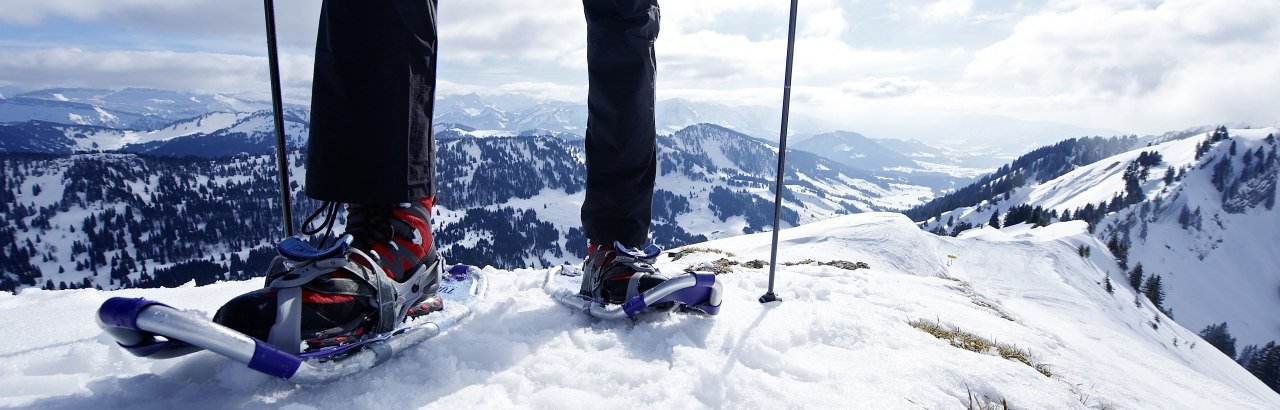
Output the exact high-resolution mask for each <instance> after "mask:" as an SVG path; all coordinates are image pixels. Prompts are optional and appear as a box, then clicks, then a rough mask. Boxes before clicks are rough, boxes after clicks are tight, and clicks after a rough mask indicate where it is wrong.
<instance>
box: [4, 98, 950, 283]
mask: <svg viewBox="0 0 1280 410" xmlns="http://www.w3.org/2000/svg"><path fill="white" fill-rule="evenodd" d="M53 94H59V95H63V96H64V97H68V100H70V99H71V98H70V97H72V96H74V97H76V98H81V99H86V98H87V97H84V96H82V95H80V94H75V93H69V94H71V95H70V96H68V94H63V93H60V92H59V93H53V92H49V93H44V94H43V95H49V96H51V95H53ZM442 101H444V103H443V104H442V106H445V107H453V108H452V109H442V111H441V112H442V113H441V116H440V117H439V118H438V119H441V120H449V121H464V120H465V121H476V122H478V123H482V124H484V125H485V126H484V127H476V126H472V125H470V124H466V123H452V122H451V123H445V122H441V123H439V124H437V126H436V137H437V151H438V158H437V174H438V176H439V178H440V190H439V194H440V199H439V202H438V204H439V208H438V212H437V215H436V217H435V220H434V223H435V225H436V229H437V239H438V240H439V241H440V244H441V250H442V252H444V254H445V255H446V257H448V258H451V259H452V260H458V261H467V262H471V263H478V264H492V265H496V266H504V267H515V266H547V265H550V264H553V263H560V262H567V261H573V260H577V258H580V257H581V256H582V252H583V247H582V244H583V243H584V241H585V238H584V236H583V234H582V232H581V230H580V229H579V228H578V226H579V221H578V207H579V205H578V204H580V203H581V193H582V186H583V181H584V179H583V178H584V175H583V153H582V146H581V144H582V143H581V136H580V135H578V134H575V133H573V132H571V131H572V129H571V127H570V126H569V123H570V121H569V120H566V118H569V117H564V116H561V115H560V114H565V113H571V112H572V110H565V111H558V110H559V108H564V106H558V105H554V104H549V103H545V102H539V101H525V102H523V105H522V106H523V107H524V108H530V109H529V110H526V111H525V112H524V113H518V114H517V113H513V112H512V111H507V110H504V109H499V108H498V107H496V105H494V104H489V107H488V108H476V110H468V108H475V105H474V104H479V103H481V101H480V100H477V99H460V100H452V101H454V102H456V104H454V103H450V101H451V100H449V99H444V100H442ZM517 102H519V101H517ZM77 104H82V103H77ZM467 104H473V105H467ZM517 106H521V105H519V104H517ZM55 107H64V106H63V105H55ZM557 107H559V108H557ZM97 108H98V109H103V110H105V108H102V107H97ZM152 111H156V110H152ZM450 112H452V113H453V114H449V113H450ZM458 113H462V114H466V116H463V115H461V114H458ZM529 113H540V114H537V115H530V114H529ZM566 115H567V114H566ZM307 116H308V113H307V112H306V111H305V110H301V109H289V110H287V112H286V116H285V117H286V127H287V130H288V135H289V141H290V145H291V148H292V149H293V150H295V151H294V154H293V155H294V156H295V157H294V161H291V164H292V169H291V170H290V174H291V175H292V176H293V179H294V185H293V188H294V190H295V194H300V191H301V189H302V188H303V187H304V186H305V180H304V177H305V172H304V170H303V169H302V168H301V167H302V164H304V163H305V161H304V160H303V159H302V158H301V157H300V156H301V155H304V154H303V153H302V152H299V151H297V150H298V149H300V148H302V147H303V146H304V144H305V136H306V134H307V124H308V117H307ZM150 118H160V116H158V115H157V116H154V117H150ZM535 118H537V119H541V121H540V122H539V121H535V120H534V119H535ZM485 121H491V122H485ZM561 122H563V124H562V125H563V126H558V127H557V126H553V125H554V123H561ZM521 124H523V125H521ZM525 126H528V127H532V128H530V129H525V130H516V128H517V127H525ZM495 128H505V129H495ZM556 129H558V130H559V131H554V130H556ZM272 132H273V131H272V126H271V118H270V115H269V114H268V112H267V111H253V112H238V111H231V112H211V113H203V114H200V115H199V116H196V117H192V118H186V119H181V120H176V121H172V122H169V123H166V124H163V125H159V126H155V127H152V128H150V129H147V130H137V129H129V128H115V127H107V126H101V125H83V124H69V123H68V121H62V122H48V121H42V120H27V121H22V122H16V123H7V124H0V151H2V152H7V153H8V154H0V158H3V167H4V174H5V175H6V178H0V180H2V181H0V182H2V184H0V195H3V198H2V199H3V201H0V203H3V207H4V208H3V212H0V242H3V243H10V244H14V246H10V247H0V271H3V272H5V273H4V274H0V289H7V290H12V289H17V288H21V287H29V286H36V287H53V288H61V287H86V286H90V287H103V288H113V287H122V286H123V287H129V286H144V287H145V286H173V285H177V284H181V283H184V282H186V281H189V280H195V281H196V282H197V283H209V282H211V281H214V280H218V279H232V278H244V277H249V276H253V275H256V274H259V273H260V271H261V268H262V266H259V265H261V264H263V263H265V261H266V260H269V256H270V250H269V248H267V247H265V245H267V244H268V243H269V242H270V241H271V240H272V239H273V238H272V236H273V234H272V233H273V232H275V230H274V220H275V219H276V218H277V216H276V215H278V211H277V209H278V208H277V207H278V204H275V202H273V201H274V198H275V196H276V193H274V189H275V188H273V186H274V183H275V182H274V181H275V180H274V178H275V176H274V170H273V169H274V166H273V165H272V164H273V163H272V161H271V160H270V157H269V156H267V155H268V154H269V153H271V152H273V150H272V144H273V138H271V136H272ZM658 144H659V157H658V160H659V163H660V166H659V168H660V171H661V173H662V175H661V176H660V177H659V182H658V187H657V189H658V190H657V192H656V193H655V204H654V225H653V227H652V230H651V232H652V236H653V237H652V239H653V241H654V242H656V243H658V244H661V245H665V246H675V245H679V244H685V243H694V242H698V241H702V240H706V239H711V238H720V237H725V236H733V235H739V234H743V233H751V232H759V231H761V230H764V229H766V228H767V227H768V226H769V225H770V223H771V221H772V215H773V207H772V181H773V179H774V175H773V174H774V170H775V169H774V166H775V165H774V164H775V163H774V161H775V159H776V153H777V146H776V144H774V143H772V142H769V141H766V140H761V139H757V138H752V137H750V136H748V135H746V134H743V133H740V132H737V131H734V130H731V129H729V128H727V127H724V126H719V125H711V124H694V125H691V126H688V127H685V128H682V129H679V130H677V131H675V132H673V133H670V134H663V135H659V136H658ZM100 152H109V153H100ZM31 154H40V155H35V156H32V155H31ZM135 154H145V155H142V156H139V155H135ZM50 155H51V156H50ZM176 157H183V158H176ZM192 157H203V159H201V158H192ZM788 159H789V161H788V164H789V166H788V169H787V172H788V174H787V178H786V180H787V184H788V191H787V195H786V204H785V208H784V213H783V217H782V221H783V223H784V225H787V226H794V225H798V224H801V223H806V222H812V221H817V220H822V219H825V218H830V217H832V216H836V215H841V214H847V213H854V212H863V211H872V210H893V209H904V208H907V207H910V206H913V205H917V204H920V203H923V202H924V201H926V200H928V199H929V198H932V197H934V196H936V195H937V194H938V192H939V191H937V190H936V189H934V188H931V186H930V185H928V184H922V183H918V182H916V181H917V180H927V179H928V178H922V177H920V176H919V175H911V174H905V173H894V172H889V171H882V170H864V169H860V168H856V167H852V166H849V165H845V164H842V163H839V162H836V161H833V160H829V159H827V158H824V157H821V156H818V155H815V154H811V153H808V152H804V151H799V150H792V151H791V152H790V153H789V156H788ZM295 198H296V200H297V201H298V202H297V203H296V204H295V207H296V208H297V209H299V210H300V212H299V213H302V212H301V211H302V210H307V209H311V208H314V207H315V206H316V204H315V203H314V201H310V200H309V199H306V198H305V197H303V196H301V195H295ZM130 214H132V215H134V216H132V217H131V216H129V215H130ZM130 220H134V221H135V222H138V221H142V222H140V223H134V222H129V221H130ZM298 222H299V223H300V222H301V221H298ZM340 223H341V222H340Z"/></svg>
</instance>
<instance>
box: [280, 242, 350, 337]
mask: <svg viewBox="0 0 1280 410" xmlns="http://www.w3.org/2000/svg"><path fill="white" fill-rule="evenodd" d="M285 258H287V257H285ZM345 264H346V259H336V258H329V259H322V260H308V261H304V262H302V263H301V264H299V265H297V266H294V267H293V268H289V267H288V263H287V262H283V261H278V263H272V264H271V265H272V268H273V269H272V270H271V271H270V272H269V274H268V275H267V280H268V282H267V287H268V288H271V289H275V290H276V323H275V324H272V325H271V330H270V331H269V332H268V333H267V343H270V344H271V345H272V346H275V347H276V348H279V349H280V350H283V351H285V352H287V353H292V354H298V353H300V352H302V285H303V284H305V283H307V282H310V281H311V280H313V279H315V278H318V277H320V276H323V275H325V274H328V273H329V272H333V271H334V269H336V268H338V267H341V266H343V265H345Z"/></svg>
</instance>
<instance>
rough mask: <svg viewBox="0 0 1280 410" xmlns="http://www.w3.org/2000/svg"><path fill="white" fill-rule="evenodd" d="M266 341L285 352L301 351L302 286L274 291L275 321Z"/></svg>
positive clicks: (296, 352)
mask: <svg viewBox="0 0 1280 410" xmlns="http://www.w3.org/2000/svg"><path fill="white" fill-rule="evenodd" d="M267 343H270V344H271V345H272V346H275V347H276V348H279V349H280V350H282V351H284V352H285V353H292V354H298V353H301V352H302V288H301V287H297V286H294V287H288V288H283V289H280V290H277V291H276V323H275V324H273V325H271V331H270V332H269V333H267Z"/></svg>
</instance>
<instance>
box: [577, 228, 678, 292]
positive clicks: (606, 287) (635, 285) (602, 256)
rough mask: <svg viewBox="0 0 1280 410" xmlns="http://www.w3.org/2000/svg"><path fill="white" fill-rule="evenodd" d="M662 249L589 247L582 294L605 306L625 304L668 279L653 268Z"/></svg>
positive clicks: (584, 268) (583, 267) (596, 244)
mask: <svg viewBox="0 0 1280 410" xmlns="http://www.w3.org/2000/svg"><path fill="white" fill-rule="evenodd" d="M661 252H662V249H661V248H658V247H656V246H650V247H649V248H646V249H645V250H639V249H636V248H628V247H625V246H623V245H622V244H621V243H618V242H614V243H613V245H604V244H600V243H595V242H592V243H591V244H590V245H588V246H587V260H586V262H583V264H582V272H583V275H582V289H581V290H579V291H578V293H580V294H582V295H584V296H587V297H590V298H592V299H595V300H598V301H600V302H604V303H612V304H621V303H623V302H626V301H627V299H630V298H632V297H634V296H636V295H638V294H640V293H643V292H644V291H646V290H649V289H652V288H653V287H654V286H657V285H658V284H660V283H662V282H664V281H666V280H667V279H668V278H667V277H666V276H662V274H661V273H659V272H658V268H656V267H654V266H653V262H654V260H655V259H656V258H657V256H658V254H659V253H661Z"/></svg>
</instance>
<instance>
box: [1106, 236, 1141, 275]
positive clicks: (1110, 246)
mask: <svg viewBox="0 0 1280 410" xmlns="http://www.w3.org/2000/svg"><path fill="white" fill-rule="evenodd" d="M1107 250H1109V251H1111V254H1112V255H1115V257H1116V263H1118V264H1120V269H1129V246H1128V245H1125V244H1124V243H1121V242H1120V237H1119V236H1117V235H1116V233H1115V232H1112V233H1111V240H1109V241H1107ZM1134 289H1137V287H1134Z"/></svg>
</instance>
